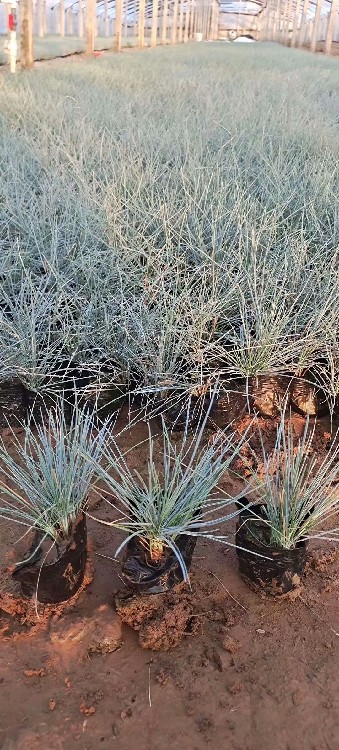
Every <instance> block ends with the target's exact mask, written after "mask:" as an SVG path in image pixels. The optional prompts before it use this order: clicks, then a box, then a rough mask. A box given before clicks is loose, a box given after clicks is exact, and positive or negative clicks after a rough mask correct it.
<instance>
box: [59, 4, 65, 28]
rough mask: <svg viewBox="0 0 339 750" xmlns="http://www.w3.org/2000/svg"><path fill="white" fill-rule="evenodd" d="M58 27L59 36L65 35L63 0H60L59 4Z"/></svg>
mask: <svg viewBox="0 0 339 750" xmlns="http://www.w3.org/2000/svg"><path fill="white" fill-rule="evenodd" d="M59 28H60V36H65V0H60V4H59Z"/></svg>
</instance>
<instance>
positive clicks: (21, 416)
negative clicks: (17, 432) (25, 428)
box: [0, 378, 26, 429]
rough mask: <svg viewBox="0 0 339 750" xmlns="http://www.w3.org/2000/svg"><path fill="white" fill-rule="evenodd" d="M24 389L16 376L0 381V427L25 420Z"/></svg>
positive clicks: (17, 423) (14, 425)
mask: <svg viewBox="0 0 339 750" xmlns="http://www.w3.org/2000/svg"><path fill="white" fill-rule="evenodd" d="M25 416H26V406H25V389H24V387H23V385H22V383H21V382H20V380H19V379H18V378H9V379H8V380H1V381H0V429H4V428H5V427H17V426H18V425H19V424H20V422H24V421H25Z"/></svg>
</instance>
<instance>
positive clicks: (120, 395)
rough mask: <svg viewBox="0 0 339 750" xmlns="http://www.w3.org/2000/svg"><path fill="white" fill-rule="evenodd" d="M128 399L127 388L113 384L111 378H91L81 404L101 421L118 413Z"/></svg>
mask: <svg viewBox="0 0 339 750" xmlns="http://www.w3.org/2000/svg"><path fill="white" fill-rule="evenodd" d="M125 399H126V387H125V386H124V385H123V384H121V385H118V384H115V383H112V381H111V380H110V378H109V376H106V377H100V379H97V378H91V379H90V380H89V383H88V385H86V387H85V388H84V389H83V391H82V393H81V396H80V403H81V404H85V405H86V406H88V408H89V409H90V410H91V412H93V413H96V414H97V416H98V417H100V419H105V417H107V416H109V415H110V414H112V413H114V412H116V411H118V409H120V408H121V407H122V405H123V404H124V402H125Z"/></svg>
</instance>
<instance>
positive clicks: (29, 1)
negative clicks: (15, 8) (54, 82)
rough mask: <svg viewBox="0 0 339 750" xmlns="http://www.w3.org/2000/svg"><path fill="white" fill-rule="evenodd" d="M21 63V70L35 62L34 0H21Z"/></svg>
mask: <svg viewBox="0 0 339 750" xmlns="http://www.w3.org/2000/svg"><path fill="white" fill-rule="evenodd" d="M19 8H20V63H21V70H29V68H32V67H33V64H34V52H33V0H20V5H19Z"/></svg>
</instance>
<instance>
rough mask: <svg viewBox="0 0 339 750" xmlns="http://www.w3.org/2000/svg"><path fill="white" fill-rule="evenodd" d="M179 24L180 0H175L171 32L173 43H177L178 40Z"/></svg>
mask: <svg viewBox="0 0 339 750" xmlns="http://www.w3.org/2000/svg"><path fill="white" fill-rule="evenodd" d="M177 25H178V0H174V3H173V16H172V32H171V42H172V44H175V43H176V41H177Z"/></svg>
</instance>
